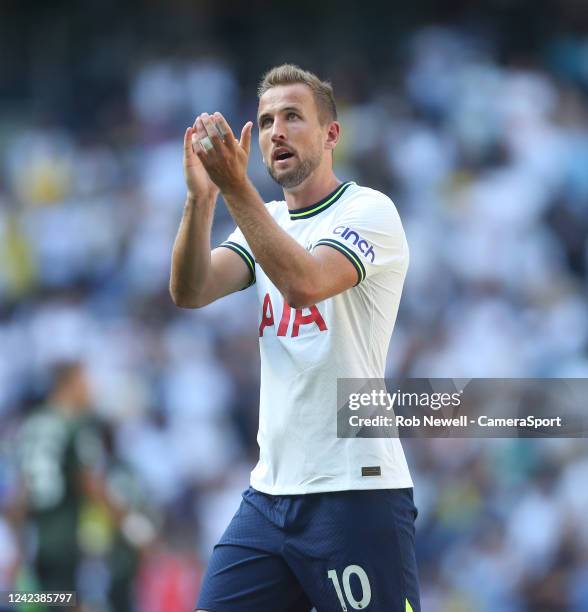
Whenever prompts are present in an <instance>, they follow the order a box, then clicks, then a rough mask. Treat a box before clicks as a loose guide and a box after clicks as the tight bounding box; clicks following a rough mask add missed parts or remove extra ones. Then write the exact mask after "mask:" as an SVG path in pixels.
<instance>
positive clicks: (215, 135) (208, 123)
mask: <svg viewBox="0 0 588 612" xmlns="http://www.w3.org/2000/svg"><path fill="white" fill-rule="evenodd" d="M202 124H203V125H204V129H205V130H206V135H207V136H208V138H210V142H211V143H212V146H213V147H214V148H215V149H216V150H217V151H218V150H220V148H221V145H222V142H223V141H222V139H221V136H220V133H219V130H217V129H216V122H215V121H214V120H213V118H212V117H211V116H210V115H209V114H208V113H203V114H202Z"/></svg>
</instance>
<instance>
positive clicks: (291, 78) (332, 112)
mask: <svg viewBox="0 0 588 612" xmlns="http://www.w3.org/2000/svg"><path fill="white" fill-rule="evenodd" d="M296 83H302V84H303V85H306V86H307V87H310V90H311V91H312V94H313V96H314V101H315V104H316V108H317V110H318V116H319V121H320V122H321V124H323V125H324V124H325V123H327V122H328V121H336V119H337V106H336V105H335V96H334V95H333V87H332V85H331V84H330V83H329V82H328V81H321V80H320V79H319V78H318V77H317V76H316V74H314V73H312V72H309V71H308V70H303V69H302V68H300V67H299V66H296V65H295V64H282V65H281V66H275V67H274V68H272V69H271V70H268V72H266V73H265V74H264V75H263V77H262V78H261V81H260V83H259V87H258V88H257V97H258V98H261V96H263V94H264V93H265V92H266V91H267V90H268V89H271V88H272V87H277V86H278V85H295V84H296Z"/></svg>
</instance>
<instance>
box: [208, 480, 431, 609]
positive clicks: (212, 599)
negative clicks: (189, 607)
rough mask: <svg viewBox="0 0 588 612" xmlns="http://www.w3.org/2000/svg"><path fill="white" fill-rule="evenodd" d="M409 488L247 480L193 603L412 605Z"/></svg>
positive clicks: (415, 601) (415, 600)
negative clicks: (266, 489) (320, 487)
mask: <svg viewBox="0 0 588 612" xmlns="http://www.w3.org/2000/svg"><path fill="white" fill-rule="evenodd" d="M416 516H417V510H416V508H415V505H414V503H413V497H412V489H381V490H369V491H340V492H333V493H313V494H310V495H266V494H265V493H261V492H259V491H256V490H255V489H253V488H251V487H250V488H249V489H247V490H246V491H245V492H244V493H243V501H242V502H241V505H240V507H239V510H237V513H236V514H235V516H234V517H233V519H232V521H231V523H230V524H229V526H228V528H227V530H226V531H225V533H224V534H223V536H222V537H221V539H220V541H219V543H218V544H217V545H216V546H215V547H214V552H213V554H212V557H211V559H210V563H209V566H208V569H207V571H206V574H205V576H204V579H203V582H202V588H201V591H200V597H199V599H198V604H197V609H202V610H207V611H210V612H237V611H238V612H282V611H283V612H286V611H288V612H298V611H300V612H310V610H311V609H312V608H313V607H314V608H316V610H317V611H318V612H340V611H341V610H346V611H351V610H368V611H370V612H420V603H419V586H418V578H417V567H416V559H415V552H414V548H415V546H414V538H415V529H414V521H415V519H416Z"/></svg>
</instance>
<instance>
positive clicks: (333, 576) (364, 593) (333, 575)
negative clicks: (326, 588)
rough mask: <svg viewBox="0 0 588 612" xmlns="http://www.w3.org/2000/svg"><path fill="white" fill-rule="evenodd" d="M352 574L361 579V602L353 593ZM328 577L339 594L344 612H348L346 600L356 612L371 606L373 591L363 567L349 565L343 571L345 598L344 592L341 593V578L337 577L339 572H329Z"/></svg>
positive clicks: (342, 579)
mask: <svg viewBox="0 0 588 612" xmlns="http://www.w3.org/2000/svg"><path fill="white" fill-rule="evenodd" d="M352 574H355V575H356V576H357V577H358V578H359V582H360V584H361V599H360V600H357V599H355V597H354V596H353V593H352V592H351V585H350V584H349V579H350V578H351V575H352ZM327 576H328V577H329V578H330V580H331V582H332V583H333V586H334V587H335V592H336V593H337V597H338V598H339V603H340V604H341V609H342V610H343V612H347V604H346V603H345V599H347V601H348V602H349V605H350V606H351V607H352V608H353V609H354V610H365V608H367V607H368V606H369V604H370V601H371V600H372V589H371V587H370V581H369V580H368V577H367V574H366V573H365V570H364V569H363V567H361V566H360V565H348V566H347V567H346V568H345V569H344V570H343V575H342V576H341V582H342V583H343V591H345V596H343V591H341V583H340V582H339V576H337V570H334V569H332V570H329V571H328V572H327Z"/></svg>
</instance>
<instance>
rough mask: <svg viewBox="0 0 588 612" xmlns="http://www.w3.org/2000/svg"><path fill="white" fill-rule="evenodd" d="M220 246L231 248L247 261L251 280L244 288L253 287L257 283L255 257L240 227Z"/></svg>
mask: <svg viewBox="0 0 588 612" xmlns="http://www.w3.org/2000/svg"><path fill="white" fill-rule="evenodd" d="M219 246H221V247H225V248H227V249H231V251H234V252H235V253H237V255H239V257H241V259H242V260H243V261H244V262H245V265H246V266H247V267H248V268H249V272H250V275H251V280H250V281H249V284H248V285H246V286H245V287H243V289H247V287H251V285H253V283H255V258H254V257H253V254H252V253H251V249H250V248H249V245H248V244H247V240H245V236H243V232H242V231H241V230H240V229H239V228H238V227H237V228H235V230H234V231H233V232H232V233H231V234H230V235H229V237H228V238H227V239H226V240H225V241H224V242H222V243H221V244H220V245H219Z"/></svg>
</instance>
